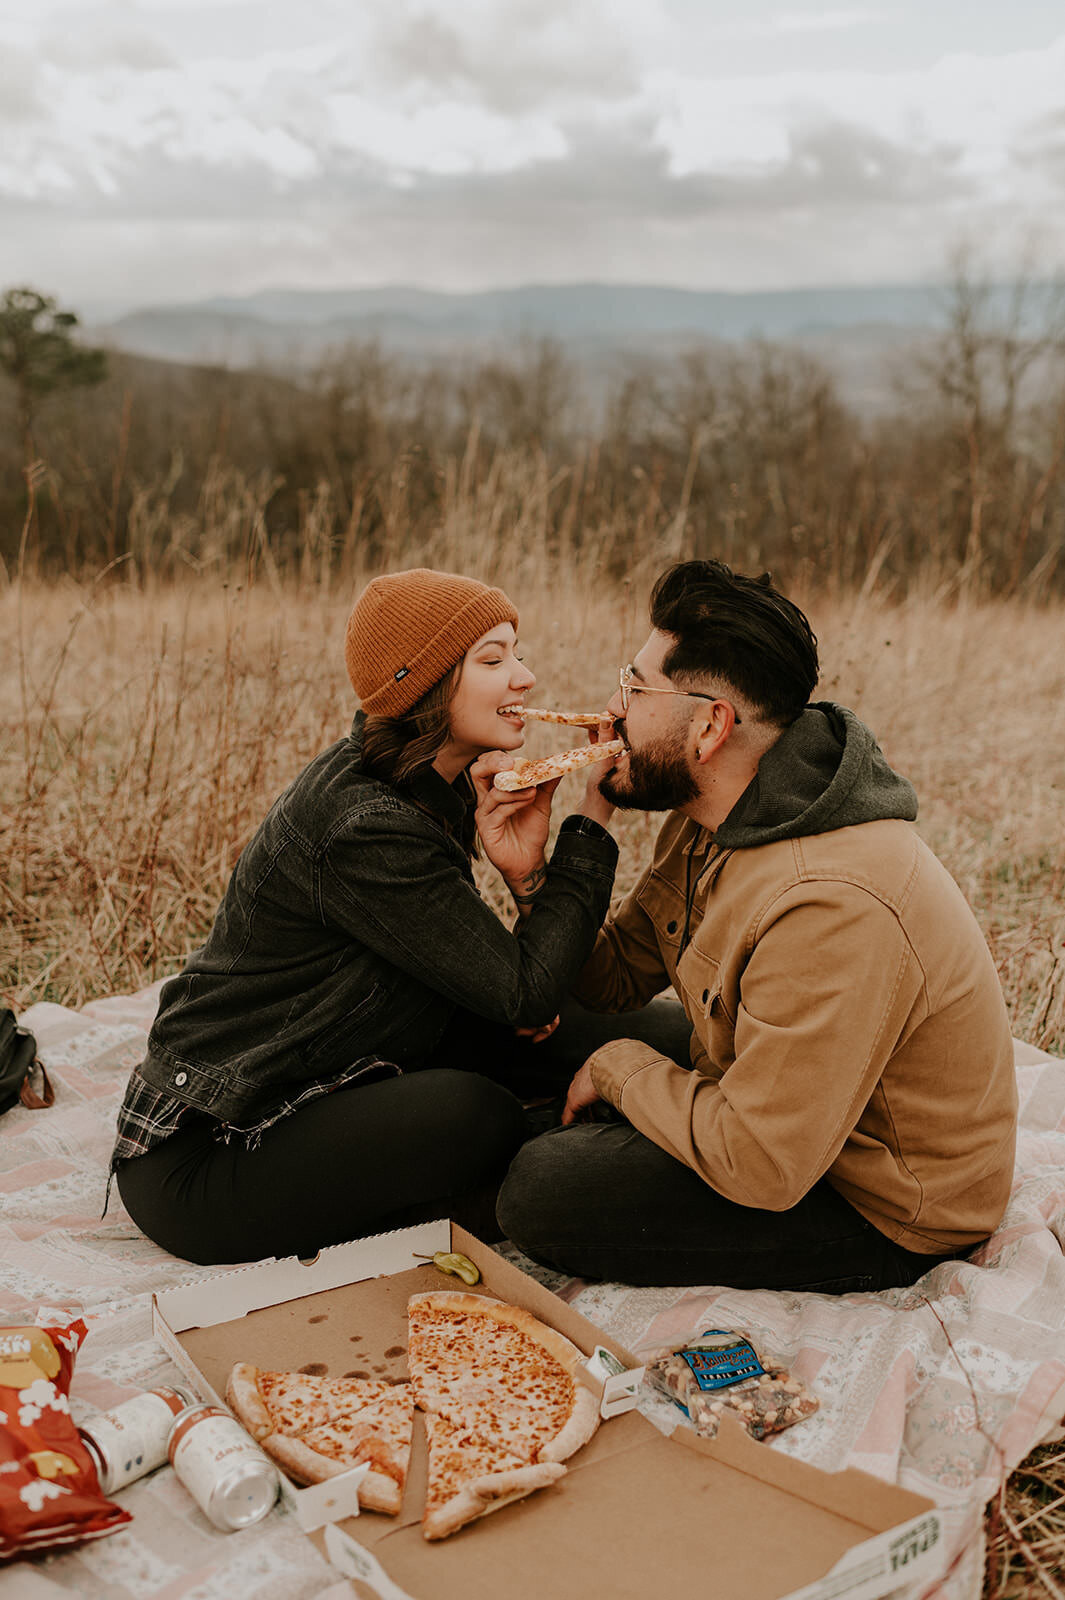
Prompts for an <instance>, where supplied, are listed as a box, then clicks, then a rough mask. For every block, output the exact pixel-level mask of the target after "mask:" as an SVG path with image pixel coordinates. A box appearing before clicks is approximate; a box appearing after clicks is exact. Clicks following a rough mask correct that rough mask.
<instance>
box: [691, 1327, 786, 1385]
mask: <svg viewBox="0 0 1065 1600" xmlns="http://www.w3.org/2000/svg"><path fill="white" fill-rule="evenodd" d="M677 1354H678V1355H679V1357H680V1359H681V1360H682V1361H683V1362H684V1363H685V1365H686V1366H687V1367H688V1368H689V1369H690V1371H691V1374H692V1377H693V1378H694V1379H695V1381H696V1383H697V1384H698V1386H699V1388H700V1389H704V1390H705V1389H729V1388H731V1387H732V1385H733V1384H736V1383H743V1382H744V1381H745V1380H746V1379H748V1378H760V1377H762V1375H763V1374H764V1372H765V1368H764V1367H763V1365H762V1363H761V1362H760V1361H759V1359H758V1355H757V1352H756V1351H755V1349H754V1346H753V1345H751V1344H748V1342H747V1340H746V1339H735V1338H733V1340H732V1341H731V1342H730V1343H728V1344H723V1343H722V1341H721V1336H720V1335H717V1336H716V1337H715V1336H714V1334H711V1335H708V1336H707V1337H706V1339H705V1342H703V1341H700V1342H699V1343H697V1344H692V1345H689V1346H688V1347H687V1349H685V1350H678V1352H677Z"/></svg>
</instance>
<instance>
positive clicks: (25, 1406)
mask: <svg viewBox="0 0 1065 1600" xmlns="http://www.w3.org/2000/svg"><path fill="white" fill-rule="evenodd" d="M85 1332H86V1329H85V1324H84V1322H82V1321H80V1319H79V1320H78V1321H77V1322H70V1323H68V1324H67V1325H66V1326H65V1327H58V1328H28V1327H27V1328H4V1327H0V1560H4V1559H8V1558H10V1557H11V1556H17V1555H21V1554H22V1553H24V1552H25V1553H29V1552H31V1551H34V1550H42V1549H44V1548H46V1547H47V1546H48V1545H56V1544H73V1543H74V1542H75V1541H76V1540H79V1539H96V1538H99V1537H100V1536H101V1535H103V1534H105V1533H111V1532H112V1530H113V1529H115V1528H118V1527H120V1526H121V1524H122V1523H124V1522H129V1521H130V1515H129V1512H128V1511H123V1510H122V1509H121V1507H120V1506H116V1505H114V1504H113V1502H112V1501H110V1500H108V1499H106V1498H105V1497H104V1495H103V1494H102V1492H101V1490H100V1483H99V1479H98V1478H97V1476H96V1468H95V1465H94V1464H93V1459H92V1457H91V1456H90V1454H89V1452H88V1450H87V1449H86V1448H85V1445H84V1444H83V1443H82V1440H81V1438H80V1437H79V1435H78V1430H77V1429H76V1428H75V1426H74V1424H73V1422H72V1421H71V1420H70V1404H69V1401H68V1398H67V1396H68V1394H69V1392H70V1380H71V1378H72V1376H73V1374H74V1357H75V1356H76V1355H77V1352H78V1350H79V1348H80V1346H81V1343H82V1340H83V1339H84V1338H85Z"/></svg>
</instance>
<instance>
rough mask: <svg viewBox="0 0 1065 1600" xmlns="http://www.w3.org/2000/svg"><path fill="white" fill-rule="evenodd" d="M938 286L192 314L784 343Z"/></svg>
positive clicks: (921, 312) (874, 318)
mask: <svg viewBox="0 0 1065 1600" xmlns="http://www.w3.org/2000/svg"><path fill="white" fill-rule="evenodd" d="M938 302H939V296H938V291H936V290H935V289H930V288H924V287H920V286H913V287H905V286H903V287H897V286H896V287H892V286H887V287H875V286H874V287H869V288H824V289H782V290H769V291H765V290H763V291H758V292H755V293H749V294H738V293H729V292H724V291H717V290H713V291H706V290H698V289H668V288H660V287H655V286H653V285H643V284H606V283H572V284H528V285H525V286H523V287H521V288H517V289H488V290H481V291H478V292H475V293H467V294H447V293H443V292H440V291H434V290H429V289H414V288H409V287H405V286H403V285H397V286H395V287H391V288H378V289H347V290H345V289H322V290H303V289H267V290H263V291H261V292H260V293H259V294H253V295H248V296H247V297H245V298H241V299H225V298H213V299H210V300H205V301H203V302H201V304H200V305H199V306H198V307H195V308H193V307H189V308H187V309H189V310H193V309H196V310H200V311H204V312H206V311H212V312H217V313H219V314H221V315H226V316H233V315H240V316H245V315H251V316H254V317H259V318H262V319H263V320H265V321H267V322H273V323H289V324H299V325H301V326H304V327H306V326H309V325H322V324H325V323H334V324H340V323H344V324H346V323H349V322H364V321H366V320H367V319H370V318H376V319H378V320H380V321H383V322H384V323H385V324H386V325H387V324H389V323H390V322H391V320H392V318H393V317H396V316H398V317H400V318H402V319H403V320H404V321H406V320H407V319H409V318H413V319H416V320H417V321H419V322H421V323H423V324H425V325H426V327H427V328H432V329H433V330H434V331H436V332H448V333H450V334H452V335H460V334H466V335H485V334H491V333H503V332H505V333H531V334H551V335H554V336H555V337H559V338H565V337H567V336H569V335H584V336H588V335H599V336H602V335H622V336H624V335H626V334H634V333H636V334H638V333H667V332H682V331H683V332H691V333H705V334H709V335H710V336H711V337H713V338H719V339H743V338H748V337H750V336H751V335H755V334H761V335H763V336H765V337H767V338H778V337H781V336H783V337H787V336H790V335H791V334H794V333H797V332H802V331H804V330H807V329H815V328H822V327H842V326H850V325H853V324H855V323H888V324H892V325H895V326H905V327H914V326H927V325H928V324H929V323H932V322H935V321H937V320H939V317H940V309H939V303H938Z"/></svg>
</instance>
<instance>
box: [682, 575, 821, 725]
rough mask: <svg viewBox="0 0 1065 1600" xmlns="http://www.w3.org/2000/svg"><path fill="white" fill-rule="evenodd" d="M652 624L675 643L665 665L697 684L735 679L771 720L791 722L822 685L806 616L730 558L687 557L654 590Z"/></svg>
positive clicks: (766, 579) (736, 686) (733, 683)
mask: <svg viewBox="0 0 1065 1600" xmlns="http://www.w3.org/2000/svg"><path fill="white" fill-rule="evenodd" d="M650 609H651V626H652V627H653V628H657V629H658V630H659V631H660V632H661V633H668V634H670V635H671V636H672V637H673V639H674V640H675V641H676V643H675V644H673V645H672V646H671V648H670V649H669V650H668V651H667V653H666V656H665V659H664V661H663V663H662V671H663V672H664V673H665V674H666V676H667V677H668V678H673V679H675V680H677V681H679V682H682V683H685V684H686V683H688V682H691V683H692V684H693V686H695V685H696V684H698V683H701V682H702V681H703V680H705V679H708V678H711V679H717V680H719V681H722V682H724V683H726V684H728V685H729V686H730V687H731V688H733V689H735V690H737V692H738V693H739V694H740V695H742V696H743V698H744V699H745V700H747V701H749V702H750V704H751V705H752V706H753V707H754V708H755V710H756V711H757V713H758V715H759V717H760V718H761V719H762V720H763V721H766V722H771V723H776V724H778V725H779V726H781V727H786V726H787V724H788V723H789V722H794V721H795V719H796V717H798V716H799V715H800V713H801V712H802V709H803V707H804V706H805V705H806V703H807V701H808V700H809V698H810V696H811V694H812V693H813V691H814V689H815V687H816V685H817V677H818V670H819V669H818V662H817V639H816V637H815V636H814V632H813V629H812V628H811V627H810V624H809V622H808V621H807V620H806V617H805V616H804V615H803V613H802V612H801V611H800V610H799V608H798V606H797V605H795V604H793V602H792V601H790V600H787V599H785V597H784V596H783V595H782V594H780V593H779V591H778V590H776V589H774V588H773V585H772V582H771V581H770V576H769V573H768V572H764V573H763V574H762V576H761V577H760V578H747V577H744V576H743V575H742V573H738V572H733V571H732V569H731V568H730V567H727V566H726V565H725V563H724V562H723V561H681V562H679V563H678V564H677V565H676V566H675V567H670V568H669V570H668V571H666V572H664V573H663V574H662V576H661V577H660V578H659V580H658V582H657V583H656V584H655V586H654V589H653V591H652V594H651V608H650Z"/></svg>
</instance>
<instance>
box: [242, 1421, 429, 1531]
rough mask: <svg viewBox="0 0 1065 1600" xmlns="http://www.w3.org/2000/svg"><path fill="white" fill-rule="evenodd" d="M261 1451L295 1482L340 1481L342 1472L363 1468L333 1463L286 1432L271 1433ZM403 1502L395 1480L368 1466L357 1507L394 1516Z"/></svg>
mask: <svg viewBox="0 0 1065 1600" xmlns="http://www.w3.org/2000/svg"><path fill="white" fill-rule="evenodd" d="M263 1449H264V1450H265V1451H266V1452H267V1454H268V1455H270V1456H272V1457H273V1459H274V1460H275V1461H276V1462H277V1464H278V1466H279V1467H280V1468H281V1470H282V1471H283V1472H287V1473H288V1475H289V1477H290V1478H292V1479H294V1480H295V1482H296V1483H305V1484H306V1483H325V1482H326V1480H327V1479H329V1478H339V1477H340V1476H341V1474H342V1473H344V1472H351V1471H352V1469H353V1468H354V1467H357V1466H361V1465H362V1463H361V1462H359V1461H336V1460H334V1459H333V1457H332V1456H323V1455H321V1454H320V1453H319V1452H318V1451H317V1450H312V1449H311V1448H310V1446H309V1445H306V1444H304V1442H303V1440H302V1439H293V1438H291V1437H290V1436H289V1435H288V1434H286V1433H272V1434H271V1435H270V1436H269V1438H266V1439H264V1440H263ZM402 1499H403V1490H402V1488H401V1487H400V1485H399V1484H398V1483H397V1482H396V1480H395V1479H394V1478H390V1477H389V1476H388V1474H387V1473H384V1472H380V1471H378V1470H377V1468H376V1467H374V1466H373V1464H372V1463H371V1465H370V1470H369V1472H368V1473H367V1474H366V1476H365V1477H364V1478H363V1480H362V1482H361V1483H360V1484H359V1505H360V1507H361V1508H362V1509H363V1510H364V1511H384V1512H386V1513H388V1514H389V1515H391V1516H395V1514H396V1513H397V1512H398V1511H399V1508H400V1504H401V1502H402Z"/></svg>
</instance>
